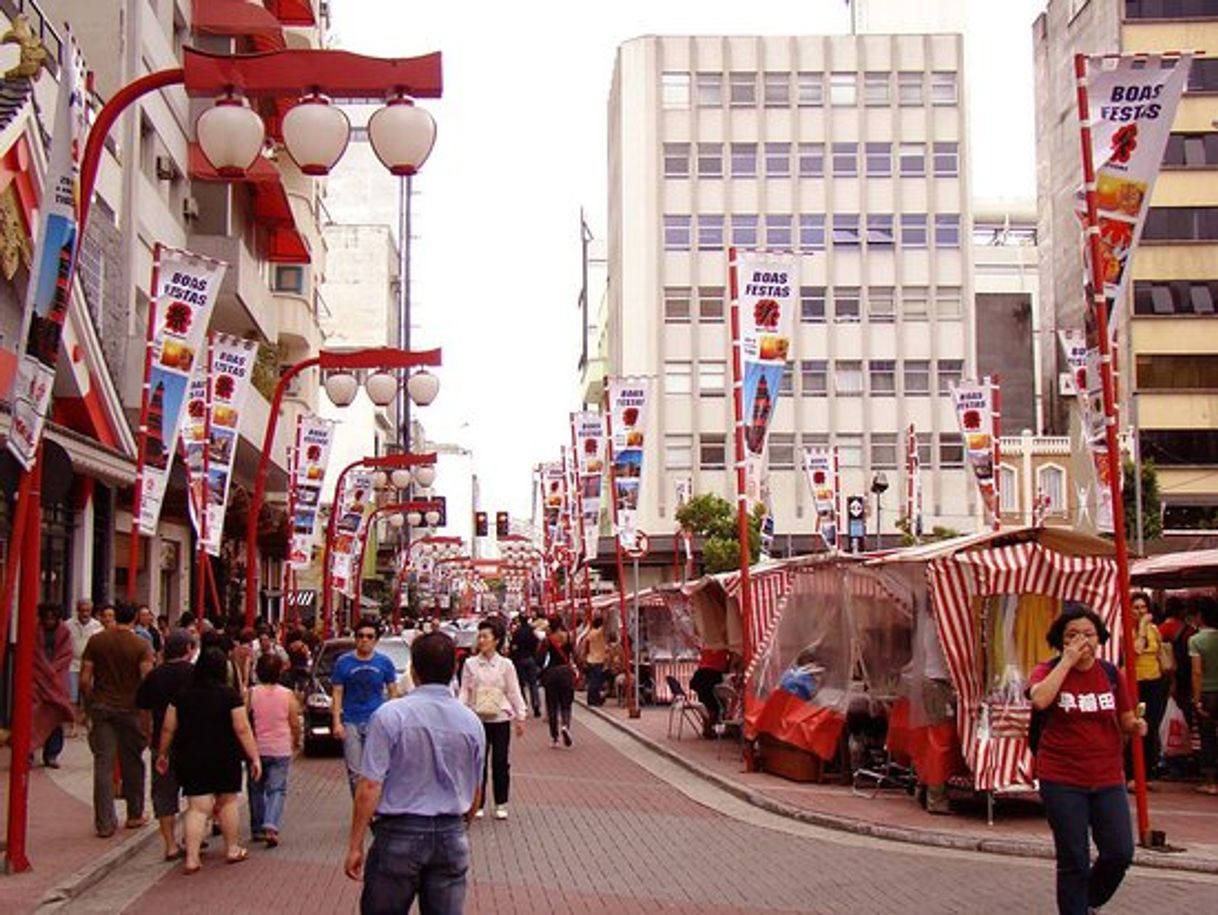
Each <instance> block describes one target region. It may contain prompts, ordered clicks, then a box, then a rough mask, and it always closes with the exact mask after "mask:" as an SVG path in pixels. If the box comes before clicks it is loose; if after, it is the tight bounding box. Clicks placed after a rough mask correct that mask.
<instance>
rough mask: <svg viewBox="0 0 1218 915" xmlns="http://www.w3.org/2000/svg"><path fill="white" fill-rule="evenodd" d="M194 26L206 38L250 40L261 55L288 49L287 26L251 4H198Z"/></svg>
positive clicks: (243, 0) (200, 0) (242, 0)
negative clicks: (216, 36) (220, 37)
mask: <svg viewBox="0 0 1218 915" xmlns="http://www.w3.org/2000/svg"><path fill="white" fill-rule="evenodd" d="M191 26H192V27H193V28H194V30H195V31H196V32H199V33H200V34H202V35H220V36H223V37H226V38H233V37H246V38H249V39H250V40H251V41H252V42H253V45H254V48H255V49H256V50H259V51H281V50H283V49H284V48H285V47H286V46H287V43H286V42H285V41H284V38H283V23H281V22H280V21H279V20H278V19H276V18H275V16H274V15H273V14H272V13H271V12H270V11H269V10H267V9H266V8H265V7H262V6H259V5H258V4H256V3H250V2H248V0H194V3H193V4H192V5H191Z"/></svg>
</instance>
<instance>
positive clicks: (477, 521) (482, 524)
mask: <svg viewBox="0 0 1218 915" xmlns="http://www.w3.org/2000/svg"><path fill="white" fill-rule="evenodd" d="M486 535H487V523H486V512H474V536H475V537H485V536H486Z"/></svg>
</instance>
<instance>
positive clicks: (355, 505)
mask: <svg viewBox="0 0 1218 915" xmlns="http://www.w3.org/2000/svg"><path fill="white" fill-rule="evenodd" d="M374 498H375V494H374V490H373V487H372V474H370V473H368V472H367V471H362V470H361V471H352V472H351V473H348V474H347V477H346V479H345V480H344V481H343V491H342V492H341V493H339V494H338V495H337V496H336V497H335V499H334V505H333V506H331V509H330V510H331V511H337V512H338V519H337V520H336V521H335V522H334V542H333V543H331V544H330V575H331V578H332V581H333V584H334V587H335V588H337V589H338V590H339V591H341V592H342V593H343V594H345V595H347V596H348V597H355V574H356V570H355V552H356V548H357V546H358V544H359V539H360V536H361V534H362V533H363V530H364V526H365V525H366V524H367V523H368V518H369V517H370V516H371V514H372V509H373V505H374Z"/></svg>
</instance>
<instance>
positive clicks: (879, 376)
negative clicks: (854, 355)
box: [867, 359, 897, 396]
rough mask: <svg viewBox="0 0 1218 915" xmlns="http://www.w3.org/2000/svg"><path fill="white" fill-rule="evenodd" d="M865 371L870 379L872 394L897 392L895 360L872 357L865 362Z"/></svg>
mask: <svg viewBox="0 0 1218 915" xmlns="http://www.w3.org/2000/svg"><path fill="white" fill-rule="evenodd" d="M867 373H868V375H869V376H870V379H871V394H872V396H875V395H877V394H878V395H884V394H896V393H897V363H896V360H894V359H872V360H871V361H870V362H868V363H867Z"/></svg>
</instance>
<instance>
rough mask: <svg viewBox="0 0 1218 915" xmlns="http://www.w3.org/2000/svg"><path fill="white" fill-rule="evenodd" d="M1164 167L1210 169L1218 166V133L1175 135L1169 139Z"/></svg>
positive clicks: (1164, 155) (1164, 157)
mask: <svg viewBox="0 0 1218 915" xmlns="http://www.w3.org/2000/svg"><path fill="white" fill-rule="evenodd" d="M1163 165H1164V166H1166V167H1168V168H1209V167H1211V166H1214V165H1218V133H1173V134H1171V135H1170V136H1169V137H1168V138H1167V149H1166V151H1165V152H1164V153H1163Z"/></svg>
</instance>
